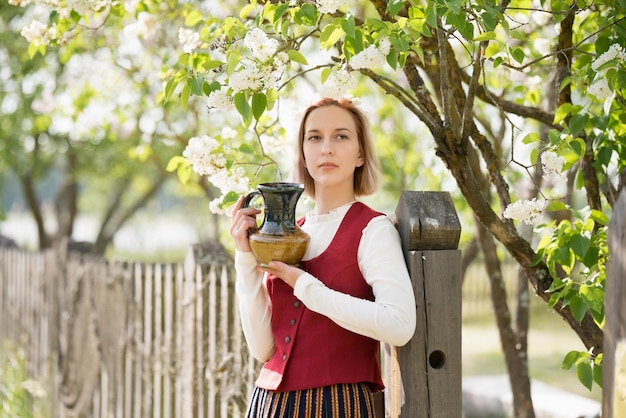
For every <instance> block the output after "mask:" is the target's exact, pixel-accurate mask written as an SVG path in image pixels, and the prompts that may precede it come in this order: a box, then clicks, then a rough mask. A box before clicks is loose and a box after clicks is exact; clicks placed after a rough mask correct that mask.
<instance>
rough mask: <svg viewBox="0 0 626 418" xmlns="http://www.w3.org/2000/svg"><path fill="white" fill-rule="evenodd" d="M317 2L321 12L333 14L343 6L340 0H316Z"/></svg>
mask: <svg viewBox="0 0 626 418" xmlns="http://www.w3.org/2000/svg"><path fill="white" fill-rule="evenodd" d="M316 3H317V10H319V12H320V13H322V14H324V13H326V14H333V13H335V12H336V11H337V9H338V8H339V6H341V3H342V2H341V1H340V0H316Z"/></svg>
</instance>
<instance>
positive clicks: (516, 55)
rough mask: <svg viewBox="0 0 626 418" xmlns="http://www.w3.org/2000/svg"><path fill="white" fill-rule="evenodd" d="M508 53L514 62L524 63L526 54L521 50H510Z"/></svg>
mask: <svg viewBox="0 0 626 418" xmlns="http://www.w3.org/2000/svg"><path fill="white" fill-rule="evenodd" d="M510 52H511V55H512V56H513V59H514V60H515V61H517V62H518V63H520V64H521V63H523V62H524V58H525V57H526V54H525V53H524V50H523V49H522V48H513V49H511V51H510Z"/></svg>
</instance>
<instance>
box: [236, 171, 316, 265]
mask: <svg viewBox="0 0 626 418" xmlns="http://www.w3.org/2000/svg"><path fill="white" fill-rule="evenodd" d="M303 191H304V186H303V185H302V184H299V183H285V182H277V183H261V184H259V186H258V190H254V191H252V192H250V193H248V195H247V196H246V197H245V199H244V201H243V204H242V207H244V208H246V207H248V206H249V205H250V202H251V201H252V199H253V198H254V197H255V196H261V197H262V198H263V201H264V207H265V214H264V218H263V222H262V223H261V225H260V226H259V228H258V229H250V231H249V239H250V248H251V249H252V253H253V254H254V256H255V257H256V259H257V260H258V261H259V263H260V264H262V265H267V264H269V262H270V261H272V260H275V261H282V262H284V263H287V264H291V265H294V266H295V265H298V263H300V260H302V257H303V256H304V252H305V251H306V248H307V245H308V244H309V239H310V237H309V235H308V234H307V233H306V232H304V231H303V230H302V229H300V227H299V226H298V225H297V223H296V204H297V203H298V199H299V198H300V195H302V192H303Z"/></svg>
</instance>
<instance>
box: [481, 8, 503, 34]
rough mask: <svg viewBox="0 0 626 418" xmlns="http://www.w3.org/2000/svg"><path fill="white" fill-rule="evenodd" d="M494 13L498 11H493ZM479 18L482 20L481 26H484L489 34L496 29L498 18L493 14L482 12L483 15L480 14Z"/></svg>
mask: <svg viewBox="0 0 626 418" xmlns="http://www.w3.org/2000/svg"><path fill="white" fill-rule="evenodd" d="M494 12H495V13H498V9H495V11H494ZM480 17H482V19H483V24H484V25H485V28H486V29H487V30H488V31H490V32H491V31H493V30H494V29H495V28H496V26H497V24H498V20H499V19H498V18H497V17H496V16H495V15H494V14H492V13H489V12H484V13H482V14H481V15H480ZM494 35H495V34H494Z"/></svg>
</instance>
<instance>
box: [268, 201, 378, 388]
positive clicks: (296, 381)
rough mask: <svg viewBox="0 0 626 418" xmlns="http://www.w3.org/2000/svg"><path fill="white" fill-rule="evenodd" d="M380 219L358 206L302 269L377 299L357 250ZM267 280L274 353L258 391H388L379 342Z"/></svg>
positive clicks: (275, 281)
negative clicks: (344, 386)
mask: <svg viewBox="0 0 626 418" xmlns="http://www.w3.org/2000/svg"><path fill="white" fill-rule="evenodd" d="M379 215H381V213H379V212H376V211H374V210H372V209H370V208H369V207H367V206H366V205H364V204H362V203H359V202H356V203H354V204H353V205H352V206H351V207H350V209H349V210H348V213H347V214H346V215H345V217H344V219H343V221H342V223H341V225H340V226H339V229H338V230H337V233H336V234H335V237H334V238H333V240H332V241H331V243H330V245H329V246H328V248H327V249H326V250H325V251H324V252H323V253H322V254H320V255H319V256H318V257H315V258H313V259H311V260H307V261H304V262H303V263H302V264H303V269H304V270H305V271H307V272H309V273H311V274H312V275H313V276H314V277H317V278H318V279H319V280H320V281H322V282H323V283H324V284H325V285H326V286H327V287H329V288H331V289H334V290H337V291H339V292H343V293H348V294H350V295H352V296H356V297H358V298H361V299H367V300H374V295H373V293H372V288H371V287H370V286H369V285H368V284H367V283H366V282H365V279H364V278H363V275H362V274H361V271H360V269H359V265H358V261H357V251H358V248H359V242H360V240H361V234H362V232H363V229H364V228H365V227H366V226H367V224H368V223H369V221H370V220H371V219H372V218H374V217H376V216H379ZM267 280H268V281H267V290H268V293H269V297H270V300H271V304H272V330H273V333H274V339H275V349H274V355H273V356H272V358H271V359H270V360H269V361H267V363H265V365H264V366H263V368H262V369H261V373H260V375H259V378H258V379H257V382H256V384H257V385H258V386H259V387H262V388H265V389H269V390H278V391H290V390H300V389H309V388H315V387H322V386H327V385H332V384H336V383H355V382H367V383H369V384H370V386H371V387H372V390H374V391H379V390H382V389H383V388H384V386H383V382H382V378H381V375H380V366H379V359H378V356H379V342H378V341H376V340H374V339H372V338H369V337H365V336H363V335H359V334H356V333H354V332H351V331H348V330H346V329H345V328H342V327H341V326H339V325H337V324H336V323H334V322H333V321H332V320H330V319H328V318H327V317H326V316H323V315H320V314H318V313H315V312H313V311H311V310H309V309H308V308H306V307H305V306H304V304H303V303H302V302H300V301H299V300H298V299H297V298H296V297H295V296H294V294H293V289H292V288H291V287H290V286H289V285H287V284H286V283H285V282H283V281H282V280H281V279H279V278H277V277H275V276H269V277H268V279H267Z"/></svg>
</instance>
